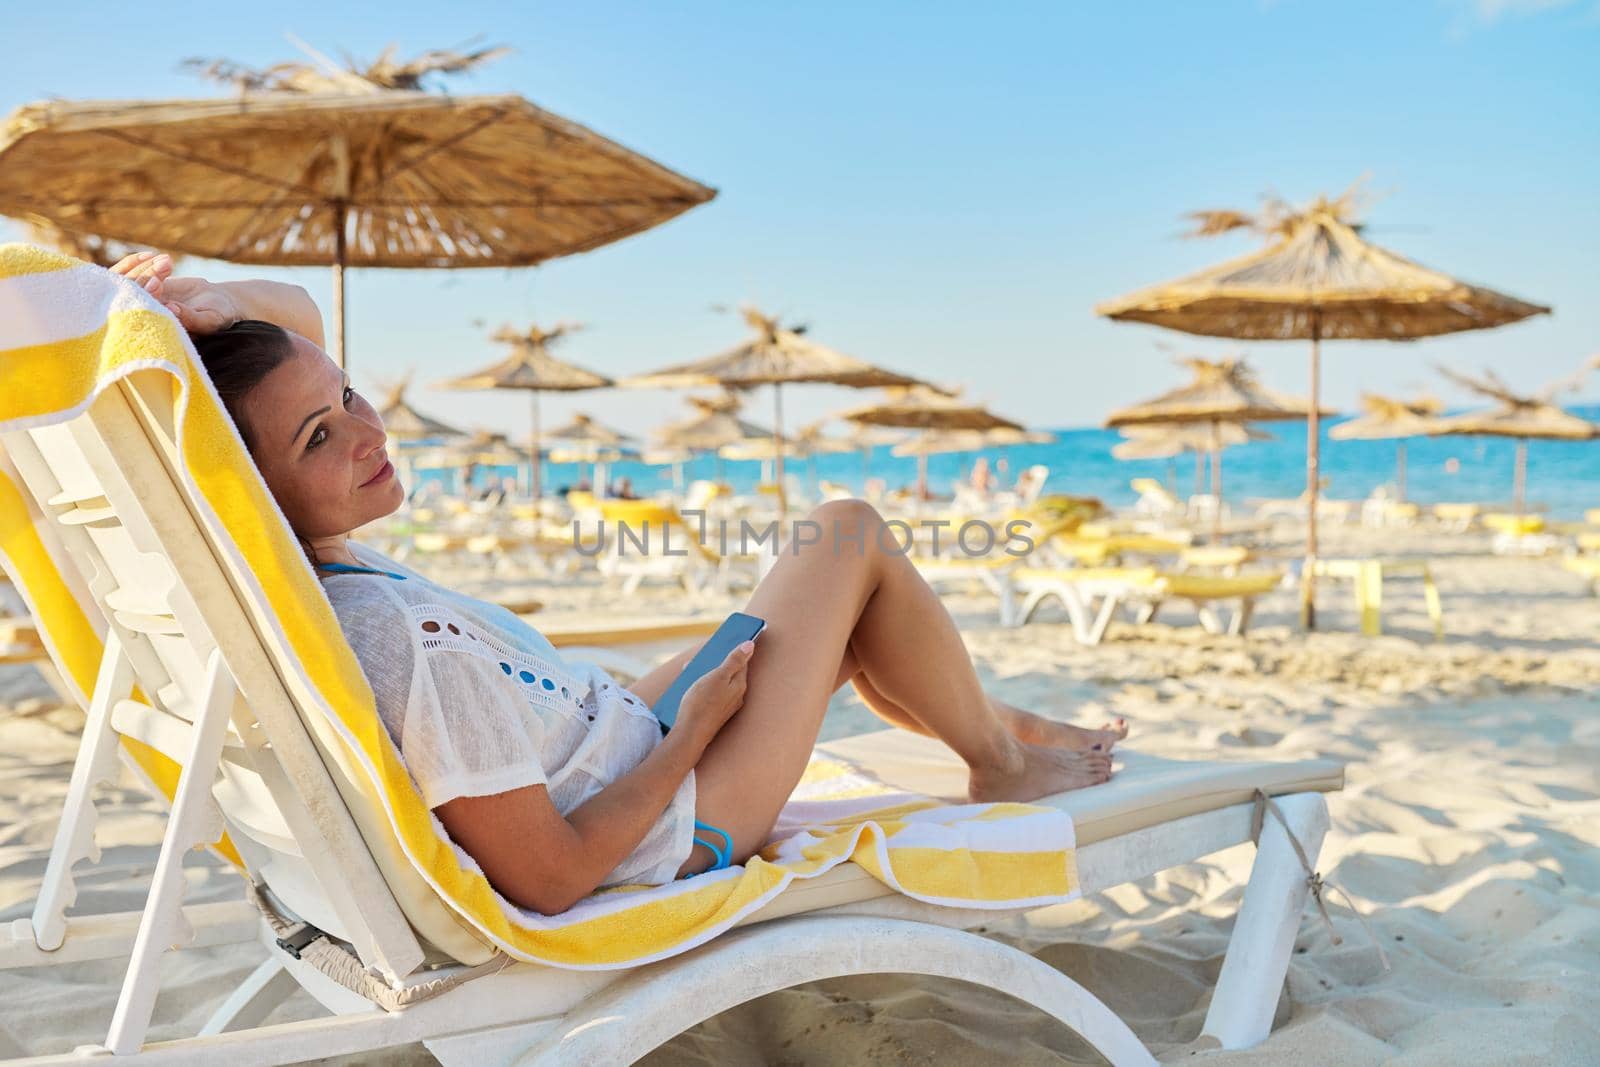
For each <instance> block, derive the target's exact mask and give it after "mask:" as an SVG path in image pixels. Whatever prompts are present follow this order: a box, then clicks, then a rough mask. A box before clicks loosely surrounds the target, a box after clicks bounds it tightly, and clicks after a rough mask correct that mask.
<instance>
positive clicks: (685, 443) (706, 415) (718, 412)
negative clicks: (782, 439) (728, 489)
mask: <svg viewBox="0 0 1600 1067" xmlns="http://www.w3.org/2000/svg"><path fill="white" fill-rule="evenodd" d="M686 399H687V400H688V401H689V405H690V406H691V407H693V408H694V409H695V411H696V414H695V415H694V416H692V417H691V418H688V419H684V420H682V421H679V422H674V423H668V424H667V425H665V426H662V427H660V428H659V429H657V430H656V432H655V439H656V441H657V442H658V443H659V444H661V445H663V446H665V447H667V448H680V449H687V450H688V451H690V452H713V453H715V454H716V457H717V481H719V482H720V481H722V480H723V479H722V461H723V455H722V449H724V448H726V447H727V446H729V445H732V444H735V443H738V442H745V443H752V442H755V441H771V440H772V438H773V436H774V434H773V431H772V430H771V429H769V428H768V427H765V426H758V425H757V424H756V423H753V422H746V421H745V420H743V419H741V418H739V409H740V408H741V407H743V406H744V402H743V401H741V400H740V399H739V398H738V397H737V396H736V395H734V394H733V393H723V394H722V395H720V396H714V397H701V396H691V397H687V398H686Z"/></svg>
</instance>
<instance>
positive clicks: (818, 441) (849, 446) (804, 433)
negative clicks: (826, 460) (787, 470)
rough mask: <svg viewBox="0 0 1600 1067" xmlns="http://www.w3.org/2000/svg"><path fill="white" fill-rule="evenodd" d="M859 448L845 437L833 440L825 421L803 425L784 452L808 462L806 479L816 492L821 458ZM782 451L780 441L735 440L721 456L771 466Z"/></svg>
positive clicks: (725, 446) (721, 449)
mask: <svg viewBox="0 0 1600 1067" xmlns="http://www.w3.org/2000/svg"><path fill="white" fill-rule="evenodd" d="M824 421H825V420H824ZM855 449H856V445H855V443H854V442H853V441H849V440H846V439H845V438H842V437H829V436H827V435H826V434H824V433H823V432H822V422H821V421H819V422H813V423H810V424H809V425H806V426H802V427H801V428H800V429H798V430H796V431H795V433H794V435H793V436H792V437H790V438H789V439H788V440H787V442H785V443H784V445H783V450H785V451H786V453H787V456H793V457H794V458H795V459H803V460H805V461H806V477H807V479H808V480H809V481H810V483H811V488H812V489H813V490H815V489H816V486H817V457H818V456H820V455H825V454H831V453H836V452H853V451H855ZM779 451H780V449H779V445H778V442H775V441H774V440H773V439H772V438H770V437H761V438H754V439H751V440H748V441H735V442H734V443H733V444H731V445H724V446H723V447H722V448H720V449H718V450H717V454H718V455H720V456H722V457H724V458H726V459H741V460H751V459H758V460H761V461H762V462H763V463H768V462H773V461H775V460H777V458H778V453H779ZM787 456H786V458H787Z"/></svg>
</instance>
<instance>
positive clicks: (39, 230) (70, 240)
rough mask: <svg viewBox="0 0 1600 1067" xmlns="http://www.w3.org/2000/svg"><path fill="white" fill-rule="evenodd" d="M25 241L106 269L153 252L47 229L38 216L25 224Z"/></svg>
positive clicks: (91, 236)
mask: <svg viewBox="0 0 1600 1067" xmlns="http://www.w3.org/2000/svg"><path fill="white" fill-rule="evenodd" d="M28 240H30V241H32V242H34V243H35V244H40V245H44V246H46V247H47V248H54V249H56V250H57V251H59V252H63V253H65V254H67V255H69V256H71V257H72V258H73V259H81V260H83V261H84V262H85V263H93V264H94V265H95V266H97V267H109V266H111V265H112V264H114V263H116V262H117V261H118V260H120V259H122V258H123V257H124V256H128V255H131V254H133V253H134V252H147V251H153V249H149V248H146V247H145V246H143V245H135V244H129V243H128V242H126V241H113V240H108V239H106V238H104V237H101V236H99V235H98V234H92V233H70V232H68V231H67V230H62V229H58V228H56V227H55V226H52V225H50V223H48V222H46V221H45V220H44V219H41V218H39V217H38V216H34V217H33V218H31V219H29V220H28ZM172 259H173V262H174V263H175V264H176V263H178V262H181V261H182V259H183V257H182V256H173V257H172Z"/></svg>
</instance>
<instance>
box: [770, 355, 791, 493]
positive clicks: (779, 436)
mask: <svg viewBox="0 0 1600 1067" xmlns="http://www.w3.org/2000/svg"><path fill="white" fill-rule="evenodd" d="M772 451H773V464H772V477H773V480H774V481H776V482H777V483H778V514H779V515H780V516H783V515H787V514H788V513H789V499H788V496H787V494H786V492H785V490H784V484H783V383H782V382H773V383H772Z"/></svg>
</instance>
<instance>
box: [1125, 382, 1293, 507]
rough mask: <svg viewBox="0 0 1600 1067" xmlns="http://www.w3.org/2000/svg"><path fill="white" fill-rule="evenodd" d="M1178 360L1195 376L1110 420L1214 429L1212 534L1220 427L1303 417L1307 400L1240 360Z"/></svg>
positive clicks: (1219, 478)
mask: <svg viewBox="0 0 1600 1067" xmlns="http://www.w3.org/2000/svg"><path fill="white" fill-rule="evenodd" d="M1180 363H1181V364H1182V365H1183V366H1185V367H1188V368H1189V371H1190V373H1192V374H1193V375H1194V378H1193V380H1192V381H1190V382H1189V383H1188V384H1186V385H1182V386H1179V387H1178V388H1177V389H1172V390H1169V391H1167V392H1165V393H1162V394H1161V395H1160V396H1158V397H1154V398H1153V399H1150V400H1147V401H1145V402H1144V403H1141V404H1134V405H1132V406H1131V407H1125V408H1119V409H1118V410H1116V411H1113V412H1112V413H1111V415H1110V417H1109V418H1107V419H1106V425H1107V426H1109V427H1112V428H1114V429H1120V428H1122V427H1124V426H1162V425H1181V424H1184V423H1196V422H1200V423H1205V424H1206V425H1207V426H1208V427H1209V429H1210V433H1211V442H1210V445H1209V446H1208V447H1207V449H1206V451H1207V452H1209V453H1210V454H1211V491H1212V493H1213V495H1215V496H1216V498H1217V504H1218V506H1217V508H1216V510H1215V512H1214V513H1213V525H1212V536H1214V537H1215V536H1219V535H1220V534H1221V531H1222V507H1221V504H1222V447H1223V446H1222V427H1223V426H1224V425H1226V424H1228V423H1245V422H1282V421H1285V420H1288V419H1303V418H1305V417H1306V415H1307V411H1308V405H1307V404H1306V403H1305V402H1304V401H1301V400H1298V399H1296V398H1294V397H1290V396H1286V395H1284V394H1283V393H1279V392H1277V391H1276V390H1272V389H1268V388H1267V387H1266V386H1264V385H1262V384H1261V383H1260V382H1258V381H1256V378H1255V373H1254V372H1253V371H1252V370H1251V369H1250V366H1249V364H1247V363H1246V362H1245V361H1244V360H1242V359H1219V360H1209V359H1198V358H1193V357H1191V358H1187V359H1183V360H1180Z"/></svg>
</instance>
